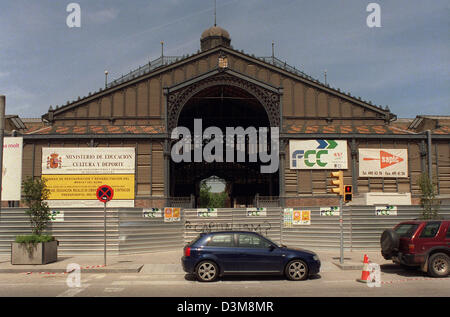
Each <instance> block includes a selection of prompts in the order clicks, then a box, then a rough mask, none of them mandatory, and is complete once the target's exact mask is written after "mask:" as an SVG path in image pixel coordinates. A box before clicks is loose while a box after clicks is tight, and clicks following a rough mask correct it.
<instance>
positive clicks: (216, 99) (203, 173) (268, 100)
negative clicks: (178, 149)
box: [168, 75, 280, 207]
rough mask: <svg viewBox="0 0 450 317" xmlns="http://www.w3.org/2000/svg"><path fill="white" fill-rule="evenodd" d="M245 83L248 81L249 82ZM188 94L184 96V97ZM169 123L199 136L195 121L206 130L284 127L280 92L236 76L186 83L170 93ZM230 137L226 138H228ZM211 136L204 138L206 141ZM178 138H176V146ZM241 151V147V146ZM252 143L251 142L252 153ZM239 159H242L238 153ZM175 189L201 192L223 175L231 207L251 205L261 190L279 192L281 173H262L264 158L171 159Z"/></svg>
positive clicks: (174, 192)
mask: <svg viewBox="0 0 450 317" xmlns="http://www.w3.org/2000/svg"><path fill="white" fill-rule="evenodd" d="M242 83H245V85H243V84H242ZM183 96H184V97H183ZM168 100H169V104H168V113H169V117H168V125H169V132H170V131H171V129H170V128H172V129H173V128H175V127H186V128H188V129H189V131H191V134H192V136H193V138H194V119H201V120H202V121H201V123H202V128H203V130H204V129H206V128H208V127H217V128H219V129H220V130H221V131H223V133H224V135H225V131H226V128H227V127H232V128H237V127H242V128H243V129H247V128H249V127H253V128H255V129H256V130H258V131H259V128H261V127H264V128H269V127H273V126H278V125H277V124H278V123H279V121H278V118H279V117H278V113H279V112H278V111H279V110H278V108H277V107H276V106H277V105H278V104H277V103H278V102H279V95H277V94H276V93H273V92H270V91H269V92H268V91H265V90H264V89H262V88H260V87H257V86H256V85H254V84H251V83H247V82H245V81H242V79H239V78H233V77H231V76H226V75H225V76H223V75H222V76H217V77H215V78H213V79H212V80H207V81H206V82H205V81H203V82H200V83H198V84H196V85H193V86H190V87H186V88H185V89H184V91H181V92H180V91H179V92H177V93H176V94H174V95H172V96H170V95H169V97H168ZM224 141H225V140H224ZM205 143H206V144H207V143H208V140H205V139H203V144H205ZM173 144H174V142H172V145H173ZM235 151H236V148H235ZM249 151H250V146H249V144H248V139H247V140H246V155H247V157H248V155H249ZM234 157H237V154H236V152H235V153H234ZM169 165H170V173H169V174H170V188H169V193H170V196H172V197H186V196H190V195H195V197H196V200H197V199H198V196H199V193H200V182H201V181H202V180H204V179H206V178H208V177H210V176H217V177H220V178H221V179H223V180H224V181H225V182H226V187H227V194H228V195H229V201H230V202H231V203H230V205H231V206H230V207H234V206H243V205H245V206H251V205H253V203H254V198H255V195H256V194H259V195H261V196H278V195H279V193H280V190H279V171H277V172H275V173H261V170H260V167H261V162H251V161H250V160H248V159H246V160H245V162H238V161H234V162H228V161H225V160H224V161H223V162H211V163H208V162H206V161H205V160H203V161H201V162H195V161H191V162H179V163H176V162H174V161H173V160H170V163H169Z"/></svg>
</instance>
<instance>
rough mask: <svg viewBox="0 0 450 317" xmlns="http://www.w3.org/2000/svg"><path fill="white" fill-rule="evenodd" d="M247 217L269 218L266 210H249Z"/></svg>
mask: <svg viewBox="0 0 450 317" xmlns="http://www.w3.org/2000/svg"><path fill="white" fill-rule="evenodd" d="M247 217H267V209H266V208H247Z"/></svg>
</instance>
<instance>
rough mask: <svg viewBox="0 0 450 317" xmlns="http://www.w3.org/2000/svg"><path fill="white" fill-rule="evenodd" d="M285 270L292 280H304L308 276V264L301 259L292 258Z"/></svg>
mask: <svg viewBox="0 0 450 317" xmlns="http://www.w3.org/2000/svg"><path fill="white" fill-rule="evenodd" d="M284 272H285V275H286V277H287V278H288V279H290V280H291V281H302V280H305V279H306V278H307V277H308V265H307V264H306V263H305V262H303V261H301V260H292V261H291V262H289V263H288V264H287V265H286V268H285V270H284Z"/></svg>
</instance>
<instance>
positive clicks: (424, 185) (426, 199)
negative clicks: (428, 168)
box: [418, 173, 439, 220]
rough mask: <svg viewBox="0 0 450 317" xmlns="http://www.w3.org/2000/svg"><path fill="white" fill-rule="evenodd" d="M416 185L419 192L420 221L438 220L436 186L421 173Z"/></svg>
mask: <svg viewBox="0 0 450 317" xmlns="http://www.w3.org/2000/svg"><path fill="white" fill-rule="evenodd" d="M418 185H419V187H420V191H421V197H420V205H421V206H422V208H423V211H422V219H424V220H428V219H438V218H439V215H438V212H439V200H438V199H436V184H435V183H433V182H432V181H431V180H430V177H429V176H428V174H427V173H422V174H421V175H420V177H419V180H418Z"/></svg>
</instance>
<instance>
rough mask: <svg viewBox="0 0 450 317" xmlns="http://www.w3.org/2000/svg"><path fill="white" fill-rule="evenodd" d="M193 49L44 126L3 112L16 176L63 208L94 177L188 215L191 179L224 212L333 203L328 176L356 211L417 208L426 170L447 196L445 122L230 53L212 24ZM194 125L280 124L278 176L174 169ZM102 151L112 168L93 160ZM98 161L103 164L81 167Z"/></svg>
mask: <svg viewBox="0 0 450 317" xmlns="http://www.w3.org/2000/svg"><path fill="white" fill-rule="evenodd" d="M200 44H201V50H199V51H198V52H197V53H196V54H193V55H187V56H182V57H170V56H161V57H160V58H159V59H157V60H155V61H153V62H150V63H148V64H147V65H144V66H142V67H140V68H139V69H137V70H134V71H132V72H130V73H129V74H127V75H125V76H123V77H122V78H119V79H117V80H114V81H112V82H110V83H108V84H107V85H106V87H105V88H104V89H100V90H99V91H96V92H93V93H89V94H88V96H85V97H82V98H80V97H79V98H78V99H77V100H74V101H70V102H67V104H66V105H62V106H56V107H50V109H49V111H48V112H47V113H45V114H44V115H43V116H42V121H41V122H32V121H29V122H27V121H26V120H24V122H22V124H23V125H24V126H21V121H20V118H15V117H13V116H12V117H11V118H10V119H11V120H10V121H11V122H10V125H11V128H10V130H16V134H17V135H18V136H22V137H23V161H22V179H25V178H26V177H30V176H32V177H45V178H47V179H48V180H49V182H50V184H51V186H54V187H51V189H52V188H53V189H54V190H55V189H56V188H60V189H61V191H64V188H63V187H64V186H65V188H66V189H67V188H69V189H70V190H71V191H72V196H70V195H68V196H65V197H64V195H62V196H61V195H60V196H53V200H55V201H57V200H61V201H63V202H64V203H62V204H60V205H58V206H60V207H64V206H66V207H67V206H69V207H70V206H71V204H73V201H76V202H77V203H80V202H81V201H84V198H83V197H87V199H86V200H92V199H93V200H95V197H94V198H93V196H92V195H93V193H88V194H86V193H84V194H83V193H79V194H77V193H73V188H74V187H76V186H77V185H76V184H78V185H79V184H89V186H94V185H96V184H97V183H98V182H101V181H112V182H116V184H117V186H119V187H120V186H123V187H124V189H123V192H122V194H123V195H122V196H120V197H122V200H123V206H125V207H141V208H143V207H145V208H148V207H157V208H162V207H164V206H171V205H173V206H182V207H183V206H186V207H195V206H196V201H197V199H198V195H199V184H200V181H202V180H204V179H207V178H208V177H211V176H216V177H218V178H220V179H223V180H224V182H226V191H227V194H228V196H229V202H228V206H229V207H249V206H265V205H267V206H283V207H289V206H321V205H336V204H337V201H338V198H337V196H336V195H335V194H332V193H331V192H330V187H331V185H330V184H329V174H330V172H331V171H336V170H343V171H344V179H345V183H346V184H348V185H353V192H354V203H355V204H360V205H373V204H389V203H391V202H395V203H397V204H404V205H411V204H418V203H419V197H420V189H419V186H418V178H419V177H420V175H421V174H422V173H430V172H431V175H432V177H433V178H434V180H435V182H436V184H437V191H438V193H437V194H438V198H440V199H441V200H447V201H448V200H449V199H450V117H446V116H417V117H416V118H415V119H398V118H397V116H396V115H395V114H394V113H392V112H391V111H390V110H389V109H388V108H387V107H381V106H376V105H374V104H372V103H371V102H369V101H365V100H363V99H361V98H359V97H355V96H352V95H351V94H350V93H346V92H343V91H341V90H340V89H337V88H333V87H331V86H330V85H329V84H326V83H322V82H320V81H318V80H316V79H314V78H312V77H310V76H308V75H306V74H304V73H303V72H301V71H299V70H297V69H295V68H293V67H291V66H289V65H287V64H286V63H285V62H282V61H280V60H279V59H277V58H276V57H275V56H270V57H255V56H254V55H249V54H246V53H244V52H243V51H239V50H236V49H234V48H232V47H231V37H230V35H229V34H228V32H227V31H226V30H224V29H222V28H220V27H217V26H214V27H211V28H209V29H207V30H206V31H205V32H203V34H202V36H201V43H200ZM13 119H14V120H13ZM194 119H201V120H202V125H203V128H204V129H205V128H207V127H211V126H214V127H218V128H219V129H221V130H222V131H225V130H226V128H227V127H242V128H243V129H247V128H249V127H254V128H255V129H259V128H263V127H267V128H279V140H278V141H277V142H278V143H279V148H278V149H279V151H278V161H279V165H278V169H277V170H276V171H275V172H273V173H262V172H261V170H260V166H261V164H258V163H257V162H256V163H255V162H251V161H248V160H247V161H245V162H227V161H225V160H223V161H214V162H205V161H204V160H201V161H191V162H178V163H177V162H174V160H173V159H172V158H171V151H172V149H173V146H174V145H175V144H176V142H177V139H173V138H171V133H172V131H173V129H175V128H176V127H179V126H183V127H187V128H188V129H189V130H190V131H193V130H194ZM8 122H9V121H8ZM206 143H207V142H206ZM247 146H248V144H247ZM104 148H111V149H110V150H108V151H104V150H103V149H104ZM76 149H79V150H76ZM121 149H122V150H121ZM246 149H247V152H248V151H249V149H248V147H247V148H246ZM89 153H91V155H90V154H89ZM107 154H108V155H109V156H108V158H111V159H113V158H117V159H118V160H117V161H116V163H111V162H101V160H104V159H107V158H106V155H107ZM248 154H249V153H247V155H248ZM67 155H75V156H76V155H78V156H79V159H80V160H81V161H83V160H84V163H81V164H82V165H73V164H79V163H71V164H72V165H71V166H72V167H73V166H77V167H78V172H77V170H76V169H75V170H70V169H67V168H66V167H67V166H66V165H65V164H66V163H65V162H67V161H68V156H67ZM90 159H92V161H90ZM122 159H123V161H121V160H122ZM63 161H64V162H63ZM75 161H76V157H75ZM95 164H97V165H98V166H100V165H102V168H101V169H97V170H92V169H90V168H92V166H91V167H89V165H95ZM114 164H117V165H116V167H117V168H115V167H114ZM53 168H54V169H55V170H53ZM52 175H53V176H52ZM54 175H66V176H65V177H62V178H59V179H56V178H55V177H56V176H54ZM67 175H78V177H77V178H72V179H70V177H69V178H67ZM79 175H84V176H82V177H79ZM99 175H103V178H99V177H100V176H99ZM106 175H109V176H106ZM111 175H113V176H114V177H115V178H114V179H113V178H111V177H113V176H111ZM89 177H90V178H89ZM118 177H119V178H118ZM120 177H122V178H120ZM82 178H83V179H82ZM80 179H82V180H81V181H82V182H85V183H80ZM67 180H68V182H67ZM77 182H78V183H77ZM124 184H125V185H124ZM63 185H64V186H63ZM58 186H60V187H58ZM61 186H62V187H61ZM79 186H81V185H79ZM58 190H59V189H58ZM80 191H82V190H80ZM53 194H55V192H54V193H53ZM55 195H56V194H55ZM83 195H88V196H83ZM70 201H72V202H71V203H70ZM84 203H85V202H83V203H82V204H81V205H83V204H84ZM65 204H66V205H65ZM74 206H77V207H79V206H80V204H78V205H77V204H75V205H74ZM86 206H89V204H86ZM117 206H121V205H120V204H119V205H117Z"/></svg>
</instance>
